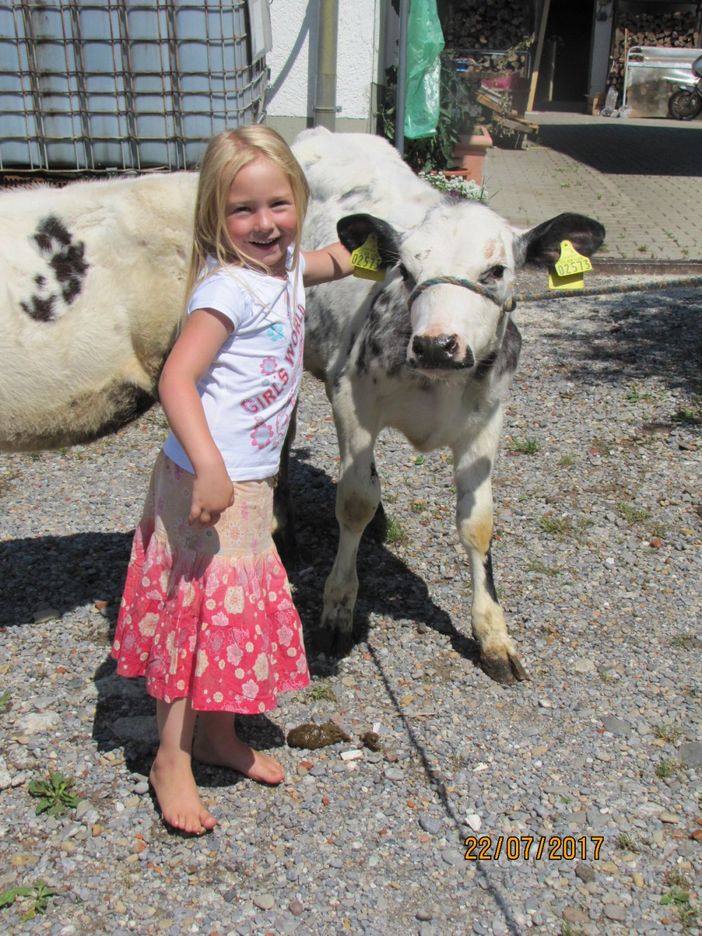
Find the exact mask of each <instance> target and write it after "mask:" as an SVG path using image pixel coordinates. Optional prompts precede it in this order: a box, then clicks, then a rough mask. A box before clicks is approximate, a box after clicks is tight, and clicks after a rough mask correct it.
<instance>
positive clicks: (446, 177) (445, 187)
mask: <svg viewBox="0 0 702 936" xmlns="http://www.w3.org/2000/svg"><path fill="white" fill-rule="evenodd" d="M419 178H420V179H424V181H425V182H428V183H429V185H433V186H434V188H435V189H438V190H439V191H440V192H444V193H445V194H446V195H449V196H450V197H451V198H455V199H457V200H458V199H463V198H468V199H471V200H473V201H481V202H484V201H487V192H486V191H485V187H484V186H483V185H482V183H480V184H479V183H478V182H476V181H475V180H474V179H471V178H469V177H468V176H467V174H466V170H465V169H443V170H437V169H433V170H431V171H429V172H420V173H419Z"/></svg>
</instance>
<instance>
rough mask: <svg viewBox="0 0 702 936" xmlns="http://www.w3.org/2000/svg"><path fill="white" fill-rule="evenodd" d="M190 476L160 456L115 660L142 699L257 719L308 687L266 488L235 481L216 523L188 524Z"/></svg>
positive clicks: (115, 645)
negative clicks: (139, 681)
mask: <svg viewBox="0 0 702 936" xmlns="http://www.w3.org/2000/svg"><path fill="white" fill-rule="evenodd" d="M192 485H193V476H192V475H191V474H190V473H189V472H187V471H184V470H183V469H182V468H179V467H178V466H177V465H176V464H175V463H174V462H173V461H171V460H170V459H169V458H168V457H167V456H166V455H164V454H163V453H161V454H160V455H159V457H158V460H157V462H156V465H155V467H154V471H153V474H152V477H151V485H150V488H149V494H148V496H147V499H146V505H145V507H144V514H143V517H142V520H141V522H140V524H139V526H138V528H137V530H136V533H135V535H134V542H133V544H132V554H131V559H130V562H129V568H128V570H127V580H126V583H125V586H124V595H123V597H122V604H121V606H120V612H119V617H118V620H117V628H116V631H115V638H114V643H113V646H112V656H113V657H115V659H116V660H117V672H118V673H119V674H120V676H145V677H146V691H147V692H148V693H149V695H151V696H154V697H155V698H157V699H162V700H164V701H165V702H172V701H173V700H174V699H179V698H183V697H188V698H190V700H191V703H192V706H193V708H194V709H197V710H200V711H228V712H239V713H241V714H255V713H258V712H265V711H268V710H269V709H272V708H275V706H276V704H277V696H278V694H279V693H281V692H288V691H290V690H294V689H302V688H304V687H305V686H307V685H309V681H310V678H309V671H308V668H307V658H306V655H305V647H304V643H303V637H302V626H301V623H300V617H299V615H298V613H297V610H296V609H295V605H294V604H293V601H292V598H291V595H290V585H289V583H288V579H287V575H286V572H285V569H284V567H283V564H282V562H281V561H280V557H279V556H278V553H277V551H276V548H275V546H274V544H273V539H272V536H271V528H272V519H273V486H272V482H271V480H270V479H268V480H266V481H245V482H237V481H235V482H234V491H235V496H234V504H233V505H232V506H231V507H230V508H228V509H227V510H226V511H225V512H224V513H223V514H222V515H221V517H220V519H219V521H218V522H217V524H216V525H215V526H213V527H203V526H199V525H198V526H190V525H189V524H188V514H189V512H190V501H191V495H192Z"/></svg>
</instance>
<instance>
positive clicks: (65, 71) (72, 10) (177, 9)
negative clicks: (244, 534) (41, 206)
mask: <svg viewBox="0 0 702 936" xmlns="http://www.w3.org/2000/svg"><path fill="white" fill-rule="evenodd" d="M250 7H254V8H255V20H256V23H258V24H259V27H260V17H261V10H263V11H264V14H265V15H266V16H267V15H268V6H267V4H265V5H263V6H262V5H261V4H260V3H253V4H252V2H251V0H248V2H247V0H229V2H225V0H219V2H217V0H208V2H203V0H197V2H196V0H101V2H97V0H0V169H9V168H19V169H43V170H51V169H77V170H86V169H87V170H93V169H94V170H99V169H114V170H128V169H134V170H139V169H145V168H151V167H165V168H169V169H185V168H190V167H192V166H194V165H195V164H196V163H197V161H198V159H199V158H200V156H201V155H202V151H203V149H204V145H205V143H206V141H207V140H208V139H209V137H210V136H212V134H213V133H217V132H219V131H220V130H224V129H226V128H232V127H236V126H240V125H242V124H247V123H254V122H256V121H257V120H259V119H261V116H262V113H263V99H264V94H265V90H266V80H267V70H266V65H265V58H264V54H265V51H267V49H266V46H265V43H264V44H263V45H262V44H261V42H260V38H259V37H256V38H257V41H256V42H252V35H251V31H252V30H251V23H252V18H251V16H250ZM268 27H269V24H268ZM259 31H260V28H259ZM252 48H254V49H255V50H256V51H255V53H254V55H255V56H256V57H255V59H254V60H252V59H253V56H252V53H251V49H252Z"/></svg>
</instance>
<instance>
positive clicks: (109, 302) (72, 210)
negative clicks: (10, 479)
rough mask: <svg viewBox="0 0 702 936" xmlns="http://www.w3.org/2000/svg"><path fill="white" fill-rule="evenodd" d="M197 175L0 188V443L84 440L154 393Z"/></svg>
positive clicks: (135, 411) (23, 445) (21, 446)
mask: <svg viewBox="0 0 702 936" xmlns="http://www.w3.org/2000/svg"><path fill="white" fill-rule="evenodd" d="M196 185H197V175H196V174H195V173H187V172H180V173H173V174H170V175H169V174H154V175H147V176H141V177H139V178H136V179H127V180H117V181H98V182H95V181H91V182H79V183H75V184H72V185H68V186H66V187H65V188H63V189H57V188H51V187H48V186H37V187H34V188H28V189H16V190H13V191H8V192H5V193H3V194H2V195H0V221H1V222H2V223H1V224H0V281H1V282H2V283H3V287H2V288H3V289H4V296H3V299H2V301H0V451H3V450H4V451H27V450H31V449H41V448H51V447H56V446H63V445H71V444H74V443H76V442H84V441H87V440H89V439H93V438H95V437H97V436H99V435H102V434H104V433H105V432H109V431H111V430H114V429H116V428H118V427H119V426H120V425H122V424H123V423H125V422H128V421H129V420H130V419H133V418H134V417H135V416H137V415H139V413H140V412H142V411H143V410H144V409H145V408H147V407H148V406H149V405H151V403H153V401H154V399H155V395H156V385H157V383H158V375H159V372H160V369H161V365H162V363H163V360H164V357H165V355H166V353H167V351H168V348H169V347H170V344H171V342H172V340H173V335H174V330H175V328H176V326H177V323H178V320H179V317H180V314H181V312H182V309H183V298H184V297H183V287H184V280H185V270H186V266H187V261H188V252H189V250H190V241H191V236H192V235H191V231H192V215H193V208H194V203H195V189H196Z"/></svg>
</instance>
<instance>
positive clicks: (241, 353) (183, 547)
mask: <svg viewBox="0 0 702 936" xmlns="http://www.w3.org/2000/svg"><path fill="white" fill-rule="evenodd" d="M307 200H308V188H307V183H306V180H305V177H304V175H303V172H302V169H301V168H300V166H299V165H298V163H297V161H296V160H295V158H294V156H293V154H292V152H291V151H290V149H289V147H288V146H287V144H286V143H285V142H284V140H283V139H282V138H281V137H280V136H279V135H278V134H277V133H276V132H275V131H273V130H271V129H270V128H267V127H262V126H253V127H243V128H240V129H237V130H233V131H229V132H225V133H221V134H219V135H218V136H216V137H214V138H213V139H212V140H211V141H210V143H209V145H208V147H207V151H206V153H205V156H204V159H203V162H202V166H201V170H200V180H199V187H198V195H197V203H196V208H195V226H194V237H193V249H192V260H191V265H190V275H189V283H188V292H189V300H188V305H187V317H186V320H185V322H184V324H183V327H182V330H181V332H180V335H179V337H178V339H177V340H176V342H175V345H174V347H173V349H172V351H171V353H170V355H169V357H168V359H167V361H166V364H165V366H164V369H163V373H162V376H161V380H160V384H159V392H160V398H161V404H162V406H163V409H164V411H165V413H166V416H167V417H168V422H169V424H170V429H171V432H170V435H169V436H168V438H167V440H166V442H165V445H164V447H163V450H162V451H161V453H160V454H159V456H158V459H157V461H156V465H155V467H154V470H153V474H152V478H151V486H150V490H149V494H148V497H147V501H146V505H145V508H144V514H143V517H142V520H141V522H140V524H139V527H138V529H137V531H136V533H135V537H134V543H133V547H132V555H131V559H130V564H129V569H128V573H127V580H126V584H125V588H124V596H123V598H122V604H121V607H120V613H119V619H118V622H117V629H116V633H115V639H114V644H113V648H112V654H113V656H114V657H115V658H116V660H117V672H118V673H120V674H121V675H123V676H145V677H146V688H147V692H148V693H149V694H150V695H152V696H154V697H155V698H156V717H157V722H158V730H159V748H158V752H157V754H156V758H155V760H154V763H153V766H152V768H151V774H150V780H151V784H152V786H153V789H154V791H155V793H156V797H157V799H158V803H159V806H160V808H161V812H162V815H163V818H164V819H165V820H166V822H168V823H169V824H170V825H171V826H173V827H175V828H177V829H180V830H182V831H184V832H189V833H197V834H199V833H202V832H204V831H207V830H210V829H212V828H213V827H214V826H215V824H216V819H215V817H214V816H213V815H212V814H211V813H210V812H209V810H208V809H207V808H206V807H205V805H204V804H203V802H202V800H201V799H200V795H199V792H198V789H197V786H196V784H195V780H194V777H193V773H192V766H191V758H192V757H195V758H196V759H198V760H200V761H202V762H205V763H208V764H217V765H221V766H224V767H229V768H231V769H233V770H236V771H239V772H240V773H243V774H245V775H246V776H247V777H250V778H252V779H254V780H257V781H259V782H262V783H269V784H277V783H280V782H281V781H282V780H283V778H284V774H283V770H282V768H281V766H280V764H279V763H278V762H277V761H275V760H274V759H273V758H272V757H270V756H268V755H266V754H262V753H260V752H258V751H254V750H253V749H252V748H250V747H249V746H248V745H246V744H245V743H244V742H243V741H241V740H240V739H239V738H238V737H237V735H236V730H235V714H236V713H242V714H244V713H247V714H251V713H259V712H265V711H268V710H270V709H272V708H274V707H275V705H276V700H277V697H278V695H279V694H280V693H281V692H286V691H290V690H295V689H300V688H302V687H304V686H306V685H307V684H308V683H309V673H308V669H307V661H306V657H305V649H304V644H303V639H302V630H301V625H300V618H299V616H298V614H297V611H296V610H295V607H294V605H293V602H292V600H291V597H290V587H289V584H288V580H287V576H286V573H285V570H284V568H283V566H282V563H281V562H280V558H279V557H278V554H277V552H276V550H275V547H274V545H273V541H272V538H271V523H272V493H273V480H272V479H273V476H274V475H275V474H276V471H277V470H278V464H279V460H280V450H281V446H282V444H283V441H284V439H285V434H286V430H287V426H288V422H289V420H290V417H291V415H292V411H293V408H294V406H295V402H296V400H297V394H298V390H299V386H300V380H301V375H302V345H303V336H304V312H305V304H304V303H305V299H304V289H303V284H304V285H313V284H316V283H322V282H327V281H329V280H333V279H338V278H340V277H342V276H345V275H347V274H348V273H350V272H351V266H350V258H349V255H348V253H347V251H346V250H345V248H344V247H343V246H342V245H341V244H339V243H337V244H332V245H330V246H328V247H326V248H323V249H321V250H317V251H313V252H303V251H301V250H300V231H301V228H302V223H303V220H304V216H305V211H306V208H307ZM196 720H197V731H195V727H196Z"/></svg>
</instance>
